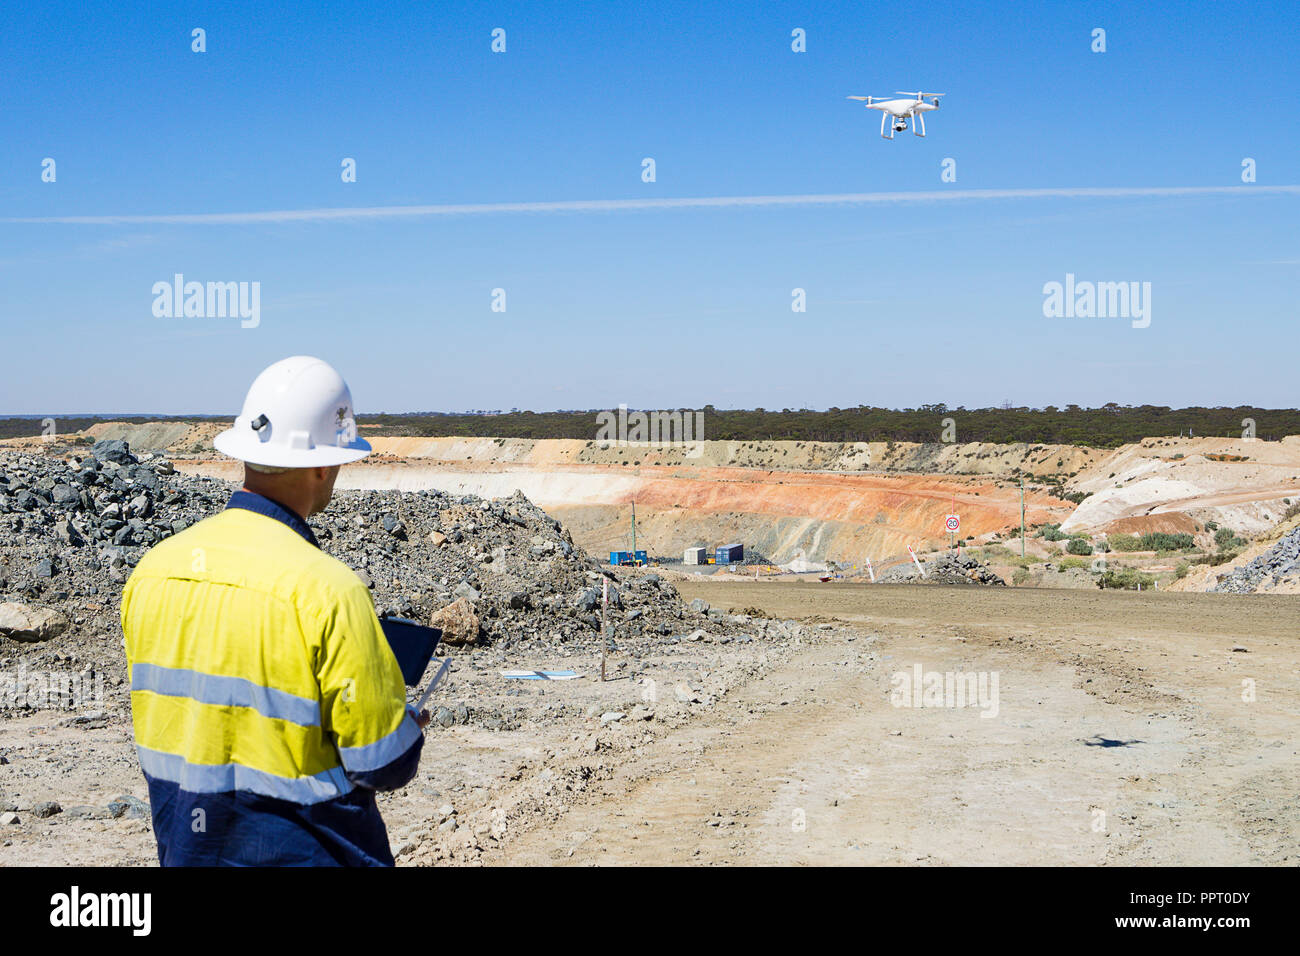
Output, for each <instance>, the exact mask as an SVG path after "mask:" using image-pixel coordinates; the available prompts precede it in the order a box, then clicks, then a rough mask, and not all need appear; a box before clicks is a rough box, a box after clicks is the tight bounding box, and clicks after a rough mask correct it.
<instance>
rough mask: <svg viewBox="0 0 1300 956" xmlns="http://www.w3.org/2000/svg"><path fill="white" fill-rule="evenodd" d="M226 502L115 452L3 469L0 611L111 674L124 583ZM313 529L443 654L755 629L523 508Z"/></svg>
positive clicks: (21, 461) (715, 635)
mask: <svg viewBox="0 0 1300 956" xmlns="http://www.w3.org/2000/svg"><path fill="white" fill-rule="evenodd" d="M233 490H234V487H233V486H232V485H231V484H229V483H227V482H224V481H220V480H216V479H209V478H201V477H195V476H190V475H185V474H181V473H179V472H177V471H176V469H175V468H174V467H173V466H172V464H171V462H169V461H167V460H166V459H165V458H163V457H161V456H155V455H149V454H145V455H141V456H139V457H137V456H135V455H133V454H132V453H131V451H130V448H129V447H128V446H127V445H126V443H124V442H121V441H101V442H99V443H97V444H96V445H94V447H93V448H92V449H91V451H90V454H89V455H88V456H86V457H85V458H83V459H77V458H68V459H62V460H60V459H56V458H50V457H42V456H32V455H8V456H0V602H14V603H18V604H25V605H29V606H31V607H35V608H53V609H55V610H57V611H59V612H62V613H63V614H65V615H66V616H67V617H68V619H69V620H70V621H71V622H72V626H71V627H70V628H69V629H68V630H67V633H66V634H64V635H63V636H62V637H60V638H59V639H58V640H57V641H52V642H49V644H50V645H51V647H53V645H58V648H57V650H60V651H63V650H71V651H73V652H74V654H76V655H77V657H78V659H84V655H85V654H87V653H89V652H90V651H91V650H92V648H91V646H90V645H94V644H99V645H102V646H103V647H106V648H110V649H115V653H113V654H110V655H108V656H109V657H110V659H114V662H116V661H120V659H121V652H120V644H121V629H120V623H119V620H118V607H119V599H120V596H121V587H122V584H123V583H124V582H125V580H126V578H127V576H128V575H129V574H130V571H131V568H132V567H133V566H134V565H135V564H136V563H137V562H138V561H139V560H140V557H141V556H142V555H143V554H144V553H145V551H146V550H147V549H148V548H149V547H150V546H152V545H154V544H156V543H157V542H159V541H161V540H163V539H164V538H167V537H169V536H170V535H173V534H177V533H179V532H180V531H182V530H184V529H185V528H187V527H189V526H190V525H192V524H194V523H195V522H197V521H200V520H202V519H203V518H205V517H208V516H209V515H212V514H215V513H216V512H218V511H219V510H220V509H221V508H223V507H224V506H225V504H226V501H227V500H228V499H229V496H230V494H231V492H232V491H233ZM310 524H311V525H312V527H313V529H314V530H315V532H316V535H317V537H318V539H319V541H320V544H321V547H322V548H323V549H324V550H325V551H326V552H328V553H330V554H333V555H334V556H335V557H338V558H339V559H340V560H342V561H343V562H344V563H345V564H347V565H349V566H350V567H352V568H353V569H354V570H355V571H356V572H357V574H358V575H359V576H360V577H361V578H362V580H363V581H365V582H366V584H367V585H368V586H369V587H370V588H371V589H372V593H373V595H374V597H375V603H376V607H377V609H378V610H379V611H380V613H381V614H385V613H392V614H398V615H401V616H404V617H410V618H413V619H416V620H419V621H422V622H424V621H428V620H429V619H430V617H431V615H433V614H434V613H435V612H436V613H437V614H441V615H443V616H444V618H443V620H441V621H439V620H435V623H441V624H443V625H444V630H445V631H447V632H448V635H447V636H448V639H449V640H451V641H453V642H455V643H460V644H473V645H484V644H497V643H499V644H500V645H501V646H504V647H511V646H514V645H516V644H520V643H523V644H524V646H529V645H530V644H535V643H539V642H540V643H544V644H547V645H553V644H562V643H569V642H577V643H579V644H589V645H597V644H598V643H599V642H600V641H601V640H606V641H610V642H613V643H615V644H616V645H617V643H618V642H620V641H627V640H652V641H656V642H669V641H679V640H700V639H701V633H703V635H704V636H705V637H707V638H708V639H710V640H728V639H731V638H737V639H741V638H743V637H746V636H761V635H763V633H764V631H765V629H766V625H764V624H762V623H761V622H751V621H750V619H748V618H746V617H744V616H737V615H729V614H722V613H720V612H719V611H716V610H713V611H710V610H709V609H708V608H707V607H706V608H704V609H703V610H693V609H691V608H690V607H687V606H686V605H685V604H683V603H682V601H681V600H680V598H679V596H678V594H677V591H676V589H674V588H673V587H672V586H671V585H670V584H669V583H668V582H667V581H664V580H662V579H661V578H660V577H659V576H658V575H655V574H653V573H646V572H645V571H644V570H641V569H636V570H633V569H625V568H610V567H606V566H602V565H600V564H598V563H597V562H596V561H595V560H594V559H592V558H591V557H589V556H588V555H587V554H586V553H584V552H583V551H582V550H581V549H579V548H576V547H575V546H574V544H573V541H572V539H571V538H570V537H569V534H568V533H567V532H566V531H565V530H564V529H563V528H562V527H561V525H560V524H559V522H557V521H556V520H555V519H553V518H551V517H550V516H549V515H547V514H546V513H545V512H544V511H542V510H541V509H540V508H538V507H537V506H535V505H534V504H532V503H531V502H530V501H528V499H527V498H525V497H524V496H523V495H522V494H516V495H514V496H513V497H510V498H503V499H497V500H492V501H488V500H484V499H481V498H478V497H475V496H473V495H448V494H445V493H443V492H441V491H419V492H393V491H384V492H350V491H340V492H338V493H336V495H335V499H334V501H333V502H332V503H331V504H330V506H329V508H328V509H327V510H326V511H325V512H323V513H322V514H319V515H316V516H314V517H313V518H312V519H311V521H310ZM606 585H607V587H608V605H604V602H603V595H604V588H605V587H606ZM449 605H450V607H449ZM603 606H604V609H605V615H604V617H605V624H606V626H605V628H604V629H603V631H602V607H603ZM602 635H603V636H602ZM2 636H3V628H0V637H2ZM6 643H7V644H8V646H9V647H8V649H9V650H13V649H15V648H17V647H19V645H17V644H16V642H13V641H9V642H5V641H0V656H2V655H3V648H4V646H5V644H6ZM91 656H92V657H93V658H95V659H97V660H99V661H100V662H103V661H104V660H105V655H104V654H91Z"/></svg>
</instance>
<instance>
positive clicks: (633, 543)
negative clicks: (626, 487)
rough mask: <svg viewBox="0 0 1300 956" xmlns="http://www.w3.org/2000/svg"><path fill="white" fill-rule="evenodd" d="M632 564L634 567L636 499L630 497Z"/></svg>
mask: <svg viewBox="0 0 1300 956" xmlns="http://www.w3.org/2000/svg"><path fill="white" fill-rule="evenodd" d="M632 566H633V567H636V499H635V498H633V499H632Z"/></svg>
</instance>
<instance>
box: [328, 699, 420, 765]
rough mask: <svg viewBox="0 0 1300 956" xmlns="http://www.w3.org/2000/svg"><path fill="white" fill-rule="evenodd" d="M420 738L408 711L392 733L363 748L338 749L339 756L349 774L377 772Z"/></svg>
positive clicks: (418, 729) (418, 730)
mask: <svg viewBox="0 0 1300 956" xmlns="http://www.w3.org/2000/svg"><path fill="white" fill-rule="evenodd" d="M420 736H421V734H420V728H419V727H418V726H417V725H416V723H415V720H414V719H413V718H412V717H411V713H410V711H409V710H408V711H407V712H406V713H405V714H403V715H402V722H401V723H400V724H398V725H397V729H396V730H394V731H393V732H392V733H390V734H388V735H386V736H384V737H381V738H379V739H378V740H376V741H375V742H374V743H373V744H366V745H365V746H364V747H340V748H339V756H340V757H342V758H343V766H345V767H347V769H348V772H349V773H365V772H367V771H369V770H378V769H379V768H380V767H385V766H387V765H388V764H390V763H392V762H393V761H394V760H396V759H397V758H398V757H400V756H401V755H402V754H404V753H406V751H407V750H409V749H410V747H411V745H412V744H414V743H415V742H416V741H417V740H418V739H420Z"/></svg>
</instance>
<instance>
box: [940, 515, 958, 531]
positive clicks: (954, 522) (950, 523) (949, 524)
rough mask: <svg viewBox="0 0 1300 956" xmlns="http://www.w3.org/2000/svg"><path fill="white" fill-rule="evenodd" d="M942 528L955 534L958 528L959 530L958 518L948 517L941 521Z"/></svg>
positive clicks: (954, 516)
mask: <svg viewBox="0 0 1300 956" xmlns="http://www.w3.org/2000/svg"><path fill="white" fill-rule="evenodd" d="M943 526H944V527H945V528H947V529H948V530H949V531H954V532H955V531H957V530H958V529H959V528H961V519H960V518H958V517H957V516H956V515H948V516H947V517H946V518H944V519H943Z"/></svg>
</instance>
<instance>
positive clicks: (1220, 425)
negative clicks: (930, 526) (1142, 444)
mask: <svg viewBox="0 0 1300 956" xmlns="http://www.w3.org/2000/svg"><path fill="white" fill-rule="evenodd" d="M600 411H603V409H589V410H583V411H556V412H527V411H525V412H513V413H504V414H500V415H492V416H488V417H486V418H485V417H484V416H482V415H428V414H416V415H393V414H381V415H363V416H361V417H360V419H359V420H358V421H359V422H360V423H361V424H371V425H379V426H381V428H380V429H378V430H377V433H378V434H384V435H412V436H419V437H426V438H444V437H465V438H470V437H492V438H573V439H580V440H586V441H590V440H592V439H594V438H595V437H596V431H597V423H596V415H597V414H598V412H600ZM667 411H681V412H686V411H697V409H669V410H667ZM703 411H704V436H703V437H704V438H705V439H707V440H720V441H751V442H752V441H817V442H857V441H863V442H872V441H874V442H889V441H896V442H918V443H925V442H939V441H944V440H945V438H946V436H945V429H948V430H949V434H951V435H952V436H953V440H954V441H957V442H960V443H964V442H972V441H978V442H991V443H996V444H1013V443H1017V442H1028V443H1034V444H1061V445H1083V446H1088V447H1093V448H1115V447H1118V446H1120V445H1124V444H1128V443H1129V442H1137V441H1141V440H1142V439H1144V438H1153V437H1166V436H1177V435H1188V434H1190V435H1192V436H1194V437H1220V438H1243V437H1247V435H1248V434H1249V431H1250V429H1251V428H1253V434H1254V437H1257V438H1261V439H1265V440H1276V439H1279V438H1282V437H1283V436H1285V435H1300V410H1298V409H1294V408H1288V409H1266V408H1255V407H1253V406H1247V405H1242V406H1237V407H1235V408H1227V407H1220V408H1205V407H1189V408H1171V407H1169V406H1162V405H1139V406H1124V405H1118V404H1116V403H1113V402H1112V403H1110V404H1107V405H1104V406H1102V407H1101V408H1081V407H1080V406H1078V405H1066V406H1064V407H1062V408H1057V407H1055V406H1050V405H1049V406H1047V407H1046V408H1005V407H1004V408H974V409H967V408H964V407H957V408H949V407H948V406H946V405H943V404H938V405H922V406H921V407H920V408H905V409H890V408H875V407H870V406H865V405H860V406H858V407H857V408H829V409H826V410H825V411H815V410H812V409H798V410H796V409H790V408H784V409H781V410H780V411H775V410H771V409H764V408H755V409H718V408H714V407H713V406H712V405H706V406H705V407H704V409H703ZM948 419H951V422H949V421H948Z"/></svg>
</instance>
